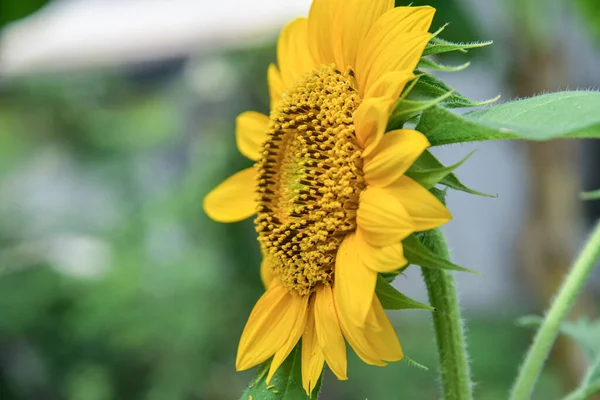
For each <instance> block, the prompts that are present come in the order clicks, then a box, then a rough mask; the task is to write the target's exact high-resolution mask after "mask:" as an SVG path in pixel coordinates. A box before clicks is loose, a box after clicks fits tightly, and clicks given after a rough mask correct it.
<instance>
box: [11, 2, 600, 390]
mask: <svg viewBox="0 0 600 400" xmlns="http://www.w3.org/2000/svg"><path fill="white" fill-rule="evenodd" d="M288 3H289V4H288ZM397 3H398V4H399V5H400V4H401V3H402V2H397ZM413 3H414V4H425V3H428V4H431V5H433V6H435V7H436V8H437V9H438V14H437V17H436V20H435V22H434V25H435V26H434V28H437V27H439V26H441V25H442V24H444V23H445V22H450V25H449V26H448V28H447V29H446V31H445V32H444V34H443V37H445V38H447V39H451V40H455V41H476V40H488V39H491V40H494V42H495V43H494V45H493V46H492V47H488V48H484V49H480V50H476V51H472V52H470V53H469V55H459V56H457V57H455V58H453V57H447V58H444V61H445V62H446V63H452V62H456V63H462V62H464V61H466V60H471V61H472V63H473V64H472V66H471V68H470V69H468V70H467V71H465V72H460V73H452V74H442V76H443V78H444V79H446V80H447V82H448V83H449V84H450V85H451V86H453V87H455V88H457V89H458V90H459V91H460V92H462V93H463V94H465V95H468V96H470V97H471V98H474V99H478V100H484V99H488V98H492V97H495V96H496V95H497V94H502V96H503V100H504V101H506V100H508V99H511V98H515V97H518V96H520V97H523V96H529V95H532V94H535V93H541V92H545V91H553V90H557V89H576V88H598V87H599V86H600V29H599V28H598V27H599V26H600V1H598V0H564V1H561V0H520V1H519V0H510V1H508V0H452V1H451V0H432V1H428V2H425V1H413ZM309 6H310V1H309V0H298V1H289V2H284V1H278V0H252V1H241V0H229V1H221V2H217V1H209V0H171V1H168V2H163V1H159V0H121V1H118V2H117V1H102V0H62V1H59V0H54V1H47V0H20V1H12V0H0V399H2V400H30V399H31V400H38V399H40V400H46V399H48V400H59V399H68V400H110V399H127V400H135V399H149V400H179V399H181V400H188V399H189V400H221V399H223V400H230V399H237V398H239V395H240V394H241V392H242V391H243V388H244V386H245V385H246V384H247V382H248V381H249V380H250V379H251V377H252V374H253V371H247V372H244V373H236V372H235V371H234V359H235V352H236V347H237V340H238V338H239V335H240V333H241V331H242V328H243V325H244V323H245V320H246V318H247V316H248V314H249V312H250V310H251V308H252V305H253V303H254V302H255V301H256V300H257V299H258V297H259V296H260V294H261V291H262V287H261V283H260V279H259V276H258V265H259V251H258V247H257V244H256V239H255V234H254V230H253V226H252V222H251V221H245V222H242V223H237V224H231V225H223V224H218V223H215V222H213V221H211V220H209V219H208V218H207V216H206V215H205V214H204V212H203V210H202V199H203V196H204V195H205V194H206V193H207V192H208V191H209V190H210V189H211V188H212V187H214V186H215V185H216V184H218V183H219V182H220V181H221V180H222V179H223V178H225V177H227V176H229V175H230V174H232V173H233V172H235V171H237V170H239V169H241V168H243V167H247V166H249V162H248V161H247V160H246V159H244V158H243V157H242V156H241V155H240V154H239V153H238V152H237V150H236V147H235V139H234V120H235V117H236V115H237V114H239V113H240V112H242V111H245V110H257V111H261V112H267V111H268V93H267V87H266V82H265V75H266V67H267V65H268V63H269V62H272V61H274V60H275V41H276V37H277V33H278V30H279V29H280V28H281V27H282V26H283V25H284V24H285V23H286V22H287V21H289V20H290V19H291V18H293V17H295V16H298V15H306V13H307V10H308V8H309ZM599 111H600V110H599ZM473 149H477V150H478V151H477V152H476V153H475V155H474V156H473V157H472V158H471V159H470V160H469V161H468V162H467V163H466V165H464V166H462V167H461V168H460V169H459V170H458V174H459V176H460V177H461V179H462V180H463V181H464V182H465V183H467V184H468V185H470V186H472V187H473V188H475V189H477V190H480V191H482V192H487V193H491V194H498V197H497V198H485V197H474V196H470V195H466V194H463V193H457V192H452V193H450V194H449V207H450V209H451V210H452V212H453V214H454V216H455V219H454V220H453V221H452V222H451V223H449V224H448V225H447V227H446V228H445V231H446V232H447V234H448V236H449V242H450V245H451V247H452V250H453V256H454V258H455V261H456V262H457V263H459V264H461V265H463V266H465V267H467V268H471V269H474V270H477V271H480V272H481V274H479V275H467V274H461V275H458V276H457V278H458V282H459V289H460V292H461V297H462V304H463V307H464V314H465V317H466V323H467V327H468V336H469V343H470V349H471V355H472V365H473V371H474V378H475V381H476V384H477V386H476V395H477V396H476V397H477V398H478V399H482V400H496V399H498V400H502V399H505V398H507V390H508V388H509V385H510V383H511V381H512V380H513V378H514V376H515V374H516V372H517V367H518V364H519V362H520V360H521V359H522V357H523V353H524V351H525V349H526V348H527V345H528V344H529V342H530V340H531V336H532V332H531V330H529V329H527V328H523V327H520V326H518V324H517V323H516V320H517V318H518V317H520V316H522V315H527V314H536V313H537V314H539V313H541V311H542V310H543V309H544V307H545V305H546V304H547V302H548V300H549V298H550V297H551V295H552V293H553V292H554V290H555V288H556V287H557V285H558V284H559V282H560V278H561V276H562V275H563V274H564V272H565V270H566V268H567V267H568V265H569V263H570V261H571V260H572V259H573V257H574V256H575V254H576V251H577V249H578V248H579V246H580V245H581V244H582V241H583V240H584V238H585V234H586V231H587V230H588V228H589V226H590V224H591V223H592V222H593V221H594V220H596V219H597V218H598V217H599V216H600V209H599V208H598V205H594V204H593V203H589V204H584V203H583V202H582V201H580V200H579V193H580V192H581V191H582V190H584V189H588V190H591V189H596V188H600V173H598V171H599V170H600V157H599V154H600V146H599V145H598V143H594V142H592V141H577V142H574V141H573V142H567V141H556V142H552V143H546V144H525V143H508V142H507V143H476V144H469V145H458V146H451V147H444V148H440V149H436V151H435V152H436V154H437V155H438V156H439V157H440V158H441V159H442V160H443V161H445V162H447V163H454V162H456V161H458V160H460V159H462V158H463V157H464V156H465V155H466V154H468V153H469V152H470V151H471V150H473ZM594 279H595V280H594ZM396 285H397V286H398V288H399V289H400V290H402V291H403V292H405V293H407V294H408V295H410V296H412V297H414V298H416V299H418V300H420V301H426V299H427V295H426V292H425V290H424V288H423V284H422V282H421V279H420V275H419V271H418V269H417V268H412V269H410V270H409V271H408V273H407V274H406V276H401V277H399V278H398V280H397V281H396ZM599 299H600V277H599V276H598V274H596V275H595V277H594V278H593V280H592V281H591V282H590V284H589V285H588V288H587V291H586V293H585V294H584V296H582V299H581V301H580V302H579V304H578V306H577V309H576V310H575V312H574V314H578V315H586V316H590V317H592V318H594V317H595V316H596V315H597V314H598V308H599V306H600V300H599ZM392 321H393V323H394V325H395V327H396V329H397V331H398V333H399V335H400V337H401V341H402V343H403V347H404V348H405V351H406V353H407V355H409V356H410V357H411V358H413V359H415V360H416V361H418V362H420V363H422V364H424V365H426V366H429V367H430V370H429V371H423V370H420V369H418V368H416V367H414V366H411V365H409V364H408V363H406V362H400V363H396V364H394V365H391V366H390V367H387V368H385V369H381V368H377V367H369V366H367V365H364V364H362V363H360V362H359V361H358V360H357V358H356V357H355V356H352V357H351V359H350V367H349V373H350V377H351V379H350V380H349V381H346V382H338V381H337V380H336V379H335V378H334V377H333V375H332V374H330V373H329V372H327V373H326V375H325V378H324V379H325V383H324V390H323V394H322V398H323V399H325V400H330V399H331V400H359V399H360V400H362V399H369V400H391V399H400V398H402V399H411V400H412V399H416V400H421V399H424V400H428V399H435V398H437V375H436V372H435V371H436V355H435V343H434V336H433V332H432V328H431V323H430V319H429V315H428V314H427V312H424V311H415V312H413V311H407V312H395V313H393V314H392ZM599 340H600V339H599ZM583 367H584V360H583V358H582V356H581V354H580V353H579V352H578V349H577V348H576V346H574V345H572V343H570V342H568V341H561V342H559V344H558V345H557V347H556V349H555V352H554V353H553V356H552V359H551V362H550V364H549V366H548V368H546V370H545V372H544V375H543V377H542V380H541V383H540V385H539V388H538V389H537V391H536V393H535V396H534V398H535V399H540V400H552V399H558V398H559V397H560V396H561V394H563V393H565V392H568V391H569V390H570V389H572V388H573V387H574V386H575V385H576V383H577V381H578V379H579V377H580V375H581V373H582V368H583Z"/></svg>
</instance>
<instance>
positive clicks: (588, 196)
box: [581, 190, 600, 200]
mask: <svg viewBox="0 0 600 400" xmlns="http://www.w3.org/2000/svg"><path fill="white" fill-rule="evenodd" d="M581 198H582V199H583V200H600V190H596V191H594V192H587V193H582V194H581Z"/></svg>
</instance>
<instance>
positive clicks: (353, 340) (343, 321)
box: [302, 287, 386, 367]
mask: <svg viewBox="0 0 600 400" xmlns="http://www.w3.org/2000/svg"><path fill="white" fill-rule="evenodd" d="M333 300H334V303H335V308H336V310H338V318H339V322H340V328H342V333H343V334H344V337H345V338H346V340H348V343H350V346H352V348H353V349H354V352H355V353H356V354H357V355H358V356H359V357H360V359H361V360H363V361H364V362H366V363H367V364H370V365H379V366H381V367H383V366H385V365H386V363H384V362H383V361H381V359H380V358H379V356H378V354H377V352H376V351H375V350H374V349H373V348H372V347H371V345H370V344H369V342H368V341H367V339H366V338H365V335H364V328H361V327H359V326H356V325H354V324H353V323H352V322H351V321H350V320H349V319H348V317H347V316H346V315H345V314H344V313H343V312H342V311H341V306H340V303H339V300H338V298H337V291H336V290H335V287H334V290H333ZM302 340H304V339H302Z"/></svg>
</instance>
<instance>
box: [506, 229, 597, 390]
mask: <svg viewBox="0 0 600 400" xmlns="http://www.w3.org/2000/svg"><path fill="white" fill-rule="evenodd" d="M598 257H600V223H598V225H597V226H596V228H595V230H594V233H593V234H592V236H591V237H590V239H589V240H588V242H587V244H586V245H585V247H584V248H583V251H582V252H581V254H580V255H579V257H578V258H577V260H576V261H575V264H574V265H573V268H572V269H571V271H570V272H569V274H568V275H567V277H566V279H565V280H564V282H563V285H562V287H561V288H560V291H559V292H558V295H557V296H556V298H555V299H554V302H553V303H552V305H551V306H550V310H548V313H547V314H546V318H545V319H544V322H543V323H542V326H541V327H540V329H539V330H538V332H537V334H536V336H535V339H534V341H533V344H532V345H531V347H530V348H529V352H528V353H527V357H526V358H525V362H524V363H523V365H522V366H521V371H520V372H519V376H518V377H517V380H516V382H515V384H514V386H513V389H512V392H511V396H510V400H526V399H529V398H530V396H531V393H532V391H533V387H534V385H535V382H536V381H537V378H538V376H539V375H540V372H541V371H542V367H543V366H544V362H545V361H546V358H547V357H548V354H549V353H550V350H551V349H552V345H553V344H554V341H555V340H556V336H557V335H558V331H559V329H560V326H561V324H562V321H563V320H564V319H565V318H566V316H567V314H568V313H569V311H570V310H571V307H572V306H573V303H575V299H576V298H577V295H578V294H579V291H580V290H581V288H582V287H583V286H584V285H585V282H586V280H587V278H588V276H589V274H590V272H592V269H593V268H594V263H595V262H596V260H597V259H598Z"/></svg>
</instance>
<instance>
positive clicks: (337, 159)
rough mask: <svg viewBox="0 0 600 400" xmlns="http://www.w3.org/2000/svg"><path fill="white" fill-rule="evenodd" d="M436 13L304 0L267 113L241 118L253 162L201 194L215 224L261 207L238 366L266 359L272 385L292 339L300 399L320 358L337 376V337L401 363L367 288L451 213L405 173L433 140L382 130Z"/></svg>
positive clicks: (342, 364) (271, 78)
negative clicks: (406, 246)
mask: <svg viewBox="0 0 600 400" xmlns="http://www.w3.org/2000/svg"><path fill="white" fill-rule="evenodd" d="M434 12H435V10H434V9H433V8H431V7H398V8H394V1H393V0H369V1H365V0H345V1H344V2H343V4H342V2H341V1H339V0H314V2H313V4H312V7H311V9H310V13H309V16H308V18H298V19H296V20H294V21H292V22H290V23H289V24H288V25H287V26H286V27H285V28H284V29H283V30H282V32H281V34H280V37H279V41H278V44H277V62H278V67H277V66H275V65H271V66H270V67H269V69H268V74H267V79H268V85H269V91H270V97H271V113H270V116H266V115H263V114H260V113H257V112H245V113H243V114H241V115H240V116H239V117H238V118H237V132H236V137H237V145H238V148H239V150H240V152H241V153H242V154H243V155H245V156H246V157H248V158H250V159H251V160H253V161H255V162H256V164H255V165H254V167H252V168H248V169H245V170H243V171H240V172H238V173H236V174H235V175H233V176H232V177H230V178H228V179H227V180H225V181H224V182H223V183H222V184H221V185H219V186H218V187H217V188H215V189H214V190H213V191H212V192H211V193H210V194H208V196H206V198H205V199H204V208H205V210H206V213H207V214H208V215H209V216H210V217H211V218H212V219H214V220H216V221H219V222H235V221H240V220H243V219H246V218H248V217H250V216H252V215H254V214H257V216H256V219H255V226H256V231H257V233H258V241H259V244H260V247H261V249H262V253H263V261H262V264H261V276H262V279H263V282H264V285H265V287H266V292H265V293H264V294H263V295H262V297H261V298H260V299H259V300H258V302H257V303H256V305H255V307H254V309H253V310H252V312H251V314H250V317H249V318H248V322H247V324H246V327H245V329H244V332H243V333H242V337H241V339H240V343H239V348H238V354H237V361H236V368H237V370H245V369H248V368H251V367H253V366H255V365H258V364H260V363H263V362H264V361H266V360H268V359H269V358H271V357H272V360H271V366H270V370H269V374H268V380H270V379H271V377H272V376H273V374H274V373H275V371H276V370H277V368H278V367H279V366H280V365H281V364H282V362H283V361H284V360H285V359H286V357H287V356H288V355H289V354H290V352H291V350H292V349H293V348H294V347H295V346H296V345H297V344H298V342H299V341H300V339H302V342H301V351H302V383H303V386H304V389H305V390H306V392H307V393H308V394H309V395H310V393H311V392H312V390H313V388H314V387H315V385H316V383H317V381H318V379H319V377H320V375H321V372H322V369H323V365H324V362H327V364H328V365H329V367H330V369H331V370H332V371H333V373H334V374H335V375H336V376H337V377H338V378H339V379H347V359H346V344H345V340H346V341H348V343H349V344H350V345H351V346H352V348H353V349H354V351H355V352H356V353H357V354H358V356H359V357H360V358H361V359H362V360H363V361H364V362H366V363H368V364H372V365H379V366H384V365H386V362H389V361H397V360H400V359H402V358H403V352H402V349H401V347H400V343H399V341H398V338H397V336H396V333H395V331H394V329H393V327H392V325H391V324H390V321H389V320H388V318H387V316H386V314H385V312H384V310H383V307H382V305H381V303H380V302H379V300H378V298H377V296H376V295H375V283H376V279H377V274H378V273H383V272H390V271H394V270H397V269H398V268H399V267H401V266H403V265H406V264H407V261H406V259H405V258H404V255H403V248H402V243H401V241H402V240H403V239H404V238H406V237H407V236H408V235H410V234H412V233H413V232H418V231H425V230H429V229H432V228H436V227H438V226H440V225H442V224H444V223H446V222H447V221H448V220H450V218H451V216H450V213H449V212H448V210H447V209H446V207H445V206H444V205H443V204H442V203H441V202H440V201H439V200H437V198H436V197H435V196H433V195H432V194H431V193H430V192H429V191H428V190H426V189H425V188H423V187H422V186H420V185H419V184H418V183H416V182H415V181H413V180H411V179H410V178H408V177H407V176H405V175H404V173H405V172H406V170H407V169H408V168H409V167H410V166H411V165H412V164H413V163H414V161H415V160H416V159H417V158H418V157H419V156H420V155H421V153H422V152H423V151H424V150H425V149H426V148H427V147H429V142H428V141H427V139H426V138H425V136H424V135H423V134H421V133H419V132H417V131H415V130H411V129H400V130H394V131H391V132H387V133H385V131H386V125H387V122H388V118H389V115H390V112H391V109H392V107H393V106H394V104H395V102H396V101H397V100H398V97H399V95H400V93H401V92H402V91H403V89H404V87H405V85H406V84H407V83H408V82H409V81H410V80H412V79H414V78H415V76H414V74H413V71H414V70H415V68H416V66H417V64H418V62H419V59H420V58H421V56H422V53H423V50H424V48H425V46H426V44H427V43H428V42H429V40H430V39H431V37H432V35H431V34H430V33H428V30H429V27H430V25H431V20H432V18H433V15H434Z"/></svg>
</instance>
